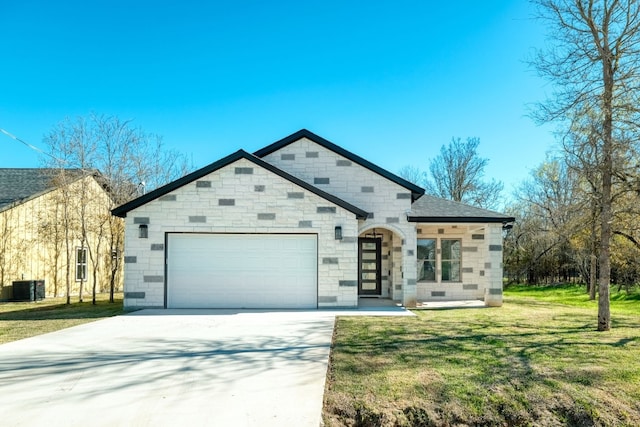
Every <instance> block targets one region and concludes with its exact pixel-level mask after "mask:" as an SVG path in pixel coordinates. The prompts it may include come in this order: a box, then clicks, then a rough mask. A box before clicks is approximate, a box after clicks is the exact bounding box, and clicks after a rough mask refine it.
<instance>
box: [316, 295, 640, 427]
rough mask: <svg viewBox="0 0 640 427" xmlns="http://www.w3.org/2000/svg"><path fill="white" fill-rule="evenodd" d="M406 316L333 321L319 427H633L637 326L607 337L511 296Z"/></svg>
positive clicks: (639, 366)
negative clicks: (491, 303) (490, 305)
mask: <svg viewBox="0 0 640 427" xmlns="http://www.w3.org/2000/svg"><path fill="white" fill-rule="evenodd" d="M639 311H640V308H639ZM417 314H418V316H417V317H415V318H374V317H370V318H367V317H356V318H341V319H339V320H338V322H337V326H336V332H335V336H334V343H333V349H332V354H331V363H330V367H329V373H328V380H327V388H326V392H325V402H324V419H325V423H326V424H327V425H329V426H341V425H349V426H456V425H474V426H477V425H486V426H493V425H509V426H519V425H522V426H526V425H542V426H544V425H548V426H552V425H576V426H583V425H584V426H590V425H611V426H614V425H615V426H619V425H628V426H636V425H640V359H639V358H638V355H639V354H640V318H639V316H638V315H637V314H636V315H630V314H626V312H625V314H620V313H616V312H615V311H614V322H613V327H614V329H613V330H612V331H611V332H607V333H601V332H597V331H596V330H595V322H596V312H595V311H593V310H592V309H590V308H584V307H572V306H566V305H560V304H557V303H552V302H545V301H536V300H534V299H527V298H519V297H514V296H512V297H510V298H508V299H507V300H506V303H505V305H504V306H503V307H502V308H495V309H457V310H440V311H434V310H429V311H418V312H417Z"/></svg>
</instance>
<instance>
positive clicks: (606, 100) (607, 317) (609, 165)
mask: <svg viewBox="0 0 640 427" xmlns="http://www.w3.org/2000/svg"><path fill="white" fill-rule="evenodd" d="M608 43H609V41H608V39H607V37H606V33H605V37H604V39H603V40H602V45H601V49H600V52H601V55H602V79H603V83H604V92H603V96H602V110H603V111H602V112H603V119H604V120H603V126H602V133H603V135H602V136H603V141H602V156H603V159H602V160H603V162H602V163H603V164H602V210H601V217H600V222H601V226H602V228H601V230H600V233H601V240H600V281H599V282H600V283H599V286H598V331H608V330H610V329H611V312H610V310H609V282H610V281H611V248H610V243H611V221H613V212H612V198H611V183H612V176H613V113H612V106H613V68H612V67H613V65H612V53H611V51H610V50H609V44H608Z"/></svg>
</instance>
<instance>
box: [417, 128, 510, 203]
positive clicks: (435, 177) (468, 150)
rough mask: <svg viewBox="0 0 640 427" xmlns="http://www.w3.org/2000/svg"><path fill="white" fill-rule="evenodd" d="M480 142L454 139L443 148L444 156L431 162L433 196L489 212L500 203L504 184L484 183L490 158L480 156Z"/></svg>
mask: <svg viewBox="0 0 640 427" xmlns="http://www.w3.org/2000/svg"><path fill="white" fill-rule="evenodd" d="M479 144H480V139H478V138H467V140H466V141H462V140H461V139H460V138H453V139H452V140H451V142H450V143H449V145H443V146H442V148H441V149H440V154H439V155H438V156H437V157H436V158H435V159H433V160H432V161H431V163H430V165H429V174H428V177H427V179H426V181H425V184H426V189H427V191H428V192H429V193H431V194H433V195H435V196H438V197H442V198H445V199H450V200H455V201H456V202H463V203H468V204H471V205H474V206H479V207H482V208H486V209H495V208H497V207H498V205H499V204H500V201H501V198H500V195H501V192H502V189H503V184H502V182H500V181H496V180H494V179H492V180H491V181H485V180H484V168H485V167H486V166H487V164H488V163H489V159H485V158H482V157H479V156H478V151H477V149H478V145H479Z"/></svg>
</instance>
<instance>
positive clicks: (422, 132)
mask: <svg viewBox="0 0 640 427" xmlns="http://www.w3.org/2000/svg"><path fill="white" fill-rule="evenodd" d="M532 12H533V9H532V6H531V5H529V3H528V2H526V1H524V0H512V1H507V0H505V1H497V0H496V1H476V0H467V1H455V2H436V1H425V0H420V1H404V0H396V1H333V0H323V1H247V0H236V1H233V0H229V1H226V0H225V1H220V0H218V1H204V0H203V1H191V0H183V1H181V2H169V1H153V2H151V1H121V0H112V1H86V0H83V1H75V0H74V1H61V2H51V1H44V0H21V1H8V0H5V1H2V2H0V55H1V56H0V58H1V59H0V128H3V129H5V130H7V131H9V132H11V133H13V134H15V135H16V136H18V137H20V138H22V139H24V140H26V141H28V142H29V143H31V144H34V145H36V146H39V147H43V145H42V138H43V135H44V134H45V133H46V132H47V131H49V130H50V129H51V128H52V127H53V126H54V125H55V124H56V123H57V122H59V121H60V120H62V119H64V118H65V117H66V116H70V117H75V116H79V115H87V114H88V113H89V112H91V111H94V112H96V113H104V114H107V115H116V116H118V117H120V118H121V119H133V124H135V125H136V126H139V127H141V128H143V129H144V130H145V131H147V132H150V133H155V134H159V135H162V136H163V138H164V142H165V144H166V145H167V146H168V147H170V148H175V149H178V150H180V151H181V152H183V153H185V154H187V155H188V156H190V157H192V159H193V162H194V164H195V166H196V167H201V166H204V165H206V164H208V163H211V162H213V161H215V160H217V159H219V158H220V157H223V156H225V155H227V154H229V153H231V152H234V151H236V150H237V149H239V148H244V149H245V150H247V151H255V150H257V149H259V148H261V147H263V146H265V145H267V144H270V143H271V142H274V141H276V140H278V139H280V138H282V137H285V136H287V135H289V134H291V133H293V132H295V131H297V130H299V129H301V128H307V129H309V130H311V131H312V132H315V133H317V134H319V135H320V136H323V137H324V138H326V139H329V140H330V141H332V142H334V143H336V144H338V145H341V146H342V147H344V148H346V149H348V150H350V151H353V152H354V153H356V154H358V155H360V156H363V157H365V158H367V159H368V160H370V161H372V162H374V163H376V164H378V165H380V166H381V167H383V168H386V169H388V170H390V171H392V172H396V173H397V172H398V171H399V169H400V168H401V167H402V166H404V165H413V166H418V167H421V168H422V169H426V168H427V165H428V161H429V159H430V158H432V157H434V156H436V155H437V154H438V151H439V149H440V146H442V145H443V144H447V143H448V142H449V141H450V140H451V138H452V137H462V138H466V137H472V136H473V137H479V138H480V140H481V142H480V146H479V151H480V155H481V156H482V157H487V158H489V159H490V162H489V166H488V167H487V168H486V176H487V177H489V178H496V179H499V180H502V181H504V183H505V188H506V190H507V191H510V190H511V189H512V187H513V186H514V185H517V184H518V183H519V182H521V181H522V180H523V179H525V178H527V176H528V174H529V171H530V170H531V169H532V168H535V167H536V166H537V165H539V164H540V162H542V161H543V160H544V156H545V152H546V151H548V150H549V149H551V148H552V147H553V137H552V135H551V133H550V128H549V127H538V126H536V125H535V124H534V123H533V122H532V120H531V119H529V118H528V117H527V114H528V111H529V110H528V108H529V107H528V105H529V104H531V103H535V102H537V101H541V100H543V99H544V97H545V90H548V87H547V86H546V84H545V82H544V81H542V80H540V79H539V78H538V77H537V76H536V75H535V73H534V72H533V71H532V70H531V69H530V68H529V67H528V66H527V65H526V63H525V60H526V59H527V58H528V57H529V56H530V55H531V53H532V48H534V47H542V46H543V43H544V31H545V29H544V28H543V27H542V26H541V23H540V22H538V21H535V20H533V19H532V17H531V16H532ZM37 157H38V156H37V153H36V152H34V151H33V150H30V149H29V148H27V147H25V146H24V145H21V144H19V143H18V142H16V141H14V140H12V139H10V138H8V137H6V136H5V135H2V134H0V167H37V166H38V165H39V164H38V159H37Z"/></svg>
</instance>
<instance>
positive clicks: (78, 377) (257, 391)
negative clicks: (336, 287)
mask: <svg viewBox="0 0 640 427" xmlns="http://www.w3.org/2000/svg"><path fill="white" fill-rule="evenodd" d="M335 314H336V313H335V312H323V311H285V312H249V311H230V310H191V311H190V310H179V311H173V310H144V311H141V312H137V313H133V314H130V315H127V316H119V317H114V318H110V319H105V320H101V321H97V322H94V323H89V324H85V325H82V326H77V327H73V328H69V329H66V330H62V331H58V332H54V333H50V334H46V335H41V336H37V337H33V338H28V339H25V340H21V341H16V342H12V343H8V344H4V345H0V408H1V409H0V420H1V421H0V424H2V425H3V426H40V425H41V426H119V425H128V426H163V425H182V426H204V425H215V426H269V425H273V426H276V425H277V426H313V427H317V426H318V425H319V423H320V416H321V415H320V414H321V408H322V395H323V391H324V383H325V375H326V370H327V363H328V355H329V349H330V344H331V335H332V331H333V325H334V319H335Z"/></svg>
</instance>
